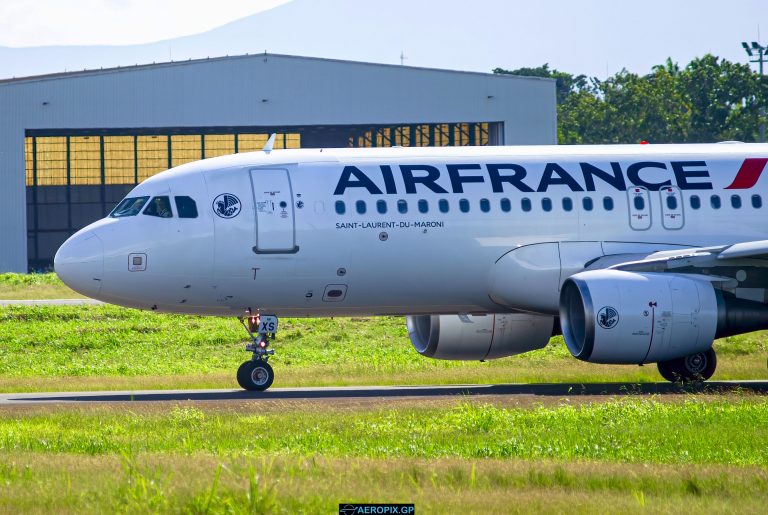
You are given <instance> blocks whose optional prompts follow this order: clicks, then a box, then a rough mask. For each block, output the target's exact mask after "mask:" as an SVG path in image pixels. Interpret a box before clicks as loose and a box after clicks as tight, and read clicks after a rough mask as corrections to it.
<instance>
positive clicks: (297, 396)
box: [0, 381, 768, 407]
mask: <svg viewBox="0 0 768 515" xmlns="http://www.w3.org/2000/svg"><path fill="white" fill-rule="evenodd" d="M735 392H752V393H758V394H768V381H713V382H708V383H704V384H697V385H687V386H680V385H676V384H672V383H666V382H665V383H643V384H634V383H590V384H575V383H574V384H567V383H566V384H560V383H558V384H496V385H447V386H345V387H338V386H337V387H316V388H272V389H270V390H267V391H266V392H246V391H243V390H142V391H98V392H52V393H5V394H0V407H2V406H13V405H30V404H46V403H67V404H71V403H80V404H87V403H113V404H120V403H128V402H153V401H158V402H161V401H187V400H190V401H218V402H221V401H243V400H257V399H264V400H278V399H292V400H318V399H363V398H368V399H370V398H379V399H394V398H441V397H449V396H467V395H470V396H484V395H495V396H499V395H501V396H515V395H520V396H549V397H551V396H558V397H572V396H581V395H591V396H600V395H604V396H621V395H653V394H655V395H667V394H683V393H689V394H690V393H704V394H724V393H735Z"/></svg>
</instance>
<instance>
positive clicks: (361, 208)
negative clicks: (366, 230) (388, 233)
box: [355, 200, 366, 215]
mask: <svg viewBox="0 0 768 515" xmlns="http://www.w3.org/2000/svg"><path fill="white" fill-rule="evenodd" d="M365 208H366V206H365V201H364V200H358V201H357V202H355V209H356V210H357V214H358V215H364V214H365Z"/></svg>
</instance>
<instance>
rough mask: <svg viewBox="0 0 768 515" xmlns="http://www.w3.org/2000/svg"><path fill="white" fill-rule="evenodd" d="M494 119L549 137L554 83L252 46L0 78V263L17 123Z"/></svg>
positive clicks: (13, 213)
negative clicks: (217, 54) (225, 53)
mask: <svg viewBox="0 0 768 515" xmlns="http://www.w3.org/2000/svg"><path fill="white" fill-rule="evenodd" d="M479 121H491V122H501V123H503V143H505V144H508V145H514V144H552V143H556V138H557V126H556V123H557V119H556V110H555V83H554V81H551V80H546V79H537V78H523V77H513V76H499V75H491V74H478V73H465V72H454V71H446V70H433V69H424V68H412V67H407V66H391V65H378V64H368V63H355V62H348V61H335V60H327V59H313V58H303V57H293V56H281V55H271V54H270V55H253V56H240V57H230V58H219V59H206V60H196V61H189V62H181V63H166V64H158V65H149V66H139V67H130V68H122V69H112V70H103V71H98V70H97V71H91V72H80V73H73V74H59V75H54V76H43V77H38V78H29V79H17V80H11V81H1V82H0V271H5V270H13V271H24V270H26V267H27V251H26V208H25V204H26V198H25V192H24V189H25V188H24V186H25V184H24V183H25V179H24V131H25V129H54V128H83V129H87V128H127V127H136V128H140V127H183V126H189V127H192V126H195V127H197V126H201V127H206V126H250V125H356V124H368V125H380V124H381V125H384V124H407V123H430V122H431V123H441V122H479Z"/></svg>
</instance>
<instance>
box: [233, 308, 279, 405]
mask: <svg viewBox="0 0 768 515" xmlns="http://www.w3.org/2000/svg"><path fill="white" fill-rule="evenodd" d="M240 323H241V324H242V325H243V327H245V330H246V331H248V335H249V336H250V337H251V342H250V343H249V344H248V345H246V346H245V350H246V351H248V352H251V353H252V354H253V357H252V358H251V359H250V360H249V361H246V362H245V363H243V364H242V365H240V368H238V369H237V384H239V385H240V387H241V388H243V389H244V390H248V391H252V392H263V391H264V390H266V389H267V388H269V387H270V386H272V382H273V381H274V380H275V371H274V370H273V369H272V366H271V365H270V364H269V363H268V361H269V357H270V356H274V354H275V351H274V350H272V349H270V348H269V336H270V335H271V336H273V337H274V336H275V333H276V332H277V317H276V316H260V315H259V314H256V315H252V316H251V315H249V316H248V319H247V323H246V320H244V319H243V318H240Z"/></svg>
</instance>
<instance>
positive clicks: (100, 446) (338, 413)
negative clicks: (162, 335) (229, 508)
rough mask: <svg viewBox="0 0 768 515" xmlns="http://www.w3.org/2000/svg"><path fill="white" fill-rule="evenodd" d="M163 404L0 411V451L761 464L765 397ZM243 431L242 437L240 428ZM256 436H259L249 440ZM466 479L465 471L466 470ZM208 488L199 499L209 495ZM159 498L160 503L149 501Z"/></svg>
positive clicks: (767, 455)
mask: <svg viewBox="0 0 768 515" xmlns="http://www.w3.org/2000/svg"><path fill="white" fill-rule="evenodd" d="M187 410H190V408H174V409H173V410H171V411H170V412H165V413H163V412H159V413H146V412H144V413H142V412H139V413H133V412H123V411H120V412H118V411H114V410H108V411H98V410H96V411H91V412H88V411H54V412H50V413H48V412H41V413H39V414H31V415H30V414H24V412H19V414H10V415H7V416H6V417H4V418H2V419H0V453H3V452H9V451H14V452H18V451H24V452H45V453H49V454H51V453H53V454H58V453H65V454H80V455H90V456H97V455H103V454H111V455H118V456H133V455H136V454H139V453H178V454H194V453H197V452H204V453H207V454H211V455H215V456H230V455H231V456H235V455H236V456H242V455H248V456H265V455H296V456H304V457H310V456H314V455H317V454H319V455H324V456H335V457H344V456H357V457H368V458H398V457H420V458H439V457H457V458H472V459H475V458H498V459H509V458H517V459H556V460H582V461H583V460H598V461H611V462H622V463H628V462H635V463H669V464H688V463H700V464H704V463H710V464H714V463H720V464H730V465H758V466H767V465H768V448H766V446H765V445H764V442H765V439H766V437H767V436H768V432H767V431H768V429H766V428H768V402H766V401H765V400H764V399H753V398H748V397H745V398H741V399H732V400H715V401H711V402H709V401H704V400H697V399H691V400H685V401H683V402H681V403H676V402H660V401H657V400H643V399H633V398H628V399H624V400H614V401H608V402H604V403H595V404H583V405H568V404H562V405H555V406H535V407H533V408H530V409H529V408H522V409H521V408H504V407H499V406H494V405H490V404H478V403H476V402H464V403H461V404H459V405H457V406H455V407H453V408H450V409H443V408H403V409H397V410H395V409H391V408H387V409H373V410H367V411H360V410H354V411H352V412H350V411H349V410H343V409H339V410H334V411H333V412H332V413H330V412H329V411H328V409H321V410H305V409H302V410H278V411H270V412H268V413H263V414H261V413H260V414H251V412H249V411H245V412H241V413H238V412H233V411H229V410H228V411H213V412H207V413H204V412H203V411H200V409H198V408H191V410H192V411H187ZM248 435H252V436H248ZM255 435H268V436H267V437H264V438H259V437H257V436H255ZM125 467H126V470H127V472H126V473H127V474H128V475H129V476H130V477H133V478H134V481H133V483H132V484H133V485H134V487H135V488H132V489H131V490H130V491H128V492H126V495H128V494H130V495H135V496H137V497H138V498H145V497H147V498H149V497H157V496H155V494H154V493H153V492H154V490H153V489H154V487H155V485H157V484H158V481H156V478H154V476H153V475H152V473H151V471H142V470H141V469H138V468H136V467H134V466H133V465H131V462H130V460H128V461H127V462H126V465H125ZM468 472H469V474H470V476H471V474H472V471H471V469H469V470H468ZM215 495H217V494H216V491H215V488H212V490H211V491H210V492H209V496H215ZM158 502H160V500H159V499H158Z"/></svg>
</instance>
